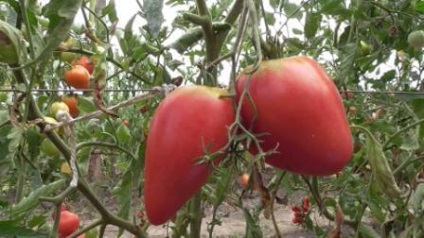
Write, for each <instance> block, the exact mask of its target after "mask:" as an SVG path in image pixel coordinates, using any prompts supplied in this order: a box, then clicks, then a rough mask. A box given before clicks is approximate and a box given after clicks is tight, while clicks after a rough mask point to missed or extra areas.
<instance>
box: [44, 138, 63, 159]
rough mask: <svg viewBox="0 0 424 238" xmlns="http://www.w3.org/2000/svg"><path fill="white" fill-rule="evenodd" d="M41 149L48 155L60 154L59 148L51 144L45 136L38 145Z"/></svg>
mask: <svg viewBox="0 0 424 238" xmlns="http://www.w3.org/2000/svg"><path fill="white" fill-rule="evenodd" d="M40 149H41V151H43V153H44V154H46V155H47V156H50V157H56V156H59V155H60V150H59V149H58V148H57V147H56V146H55V145H54V144H53V142H52V141H51V140H50V139H49V138H45V139H44V140H43V141H42V142H41V145H40Z"/></svg>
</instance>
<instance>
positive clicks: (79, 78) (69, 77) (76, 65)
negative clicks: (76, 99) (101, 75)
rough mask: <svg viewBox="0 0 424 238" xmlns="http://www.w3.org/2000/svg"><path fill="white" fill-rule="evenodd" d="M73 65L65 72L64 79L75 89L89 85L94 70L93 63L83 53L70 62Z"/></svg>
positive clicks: (85, 87)
mask: <svg viewBox="0 0 424 238" xmlns="http://www.w3.org/2000/svg"><path fill="white" fill-rule="evenodd" d="M72 64H73V66H72V68H71V69H70V70H67V71H66V72H65V81H66V82H67V83H68V84H69V85H70V86H72V87H74V88H76V89H87V88H89V87H90V77H91V74H92V73H93V70H94V63H93V62H92V61H91V60H90V59H89V58H88V57H87V56H85V55H83V56H81V58H79V59H78V60H76V61H73V62H72Z"/></svg>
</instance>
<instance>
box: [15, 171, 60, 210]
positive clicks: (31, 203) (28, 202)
mask: <svg viewBox="0 0 424 238" xmlns="http://www.w3.org/2000/svg"><path fill="white" fill-rule="evenodd" d="M65 182H66V180H65V179H61V180H58V181H55V182H53V183H50V184H47V185H43V186H41V187H39V188H38V189H36V190H34V191H32V192H31V193H30V194H29V195H28V196H27V197H25V198H24V199H22V201H21V202H19V203H18V204H16V205H14V206H12V208H11V209H10V216H11V217H16V216H18V215H21V214H23V213H26V212H28V211H29V210H31V209H33V208H35V207H36V206H37V205H38V204H39V200H38V199H39V197H40V196H48V195H51V194H52V193H53V192H56V191H58V190H59V189H60V188H61V187H63V186H64V185H65Z"/></svg>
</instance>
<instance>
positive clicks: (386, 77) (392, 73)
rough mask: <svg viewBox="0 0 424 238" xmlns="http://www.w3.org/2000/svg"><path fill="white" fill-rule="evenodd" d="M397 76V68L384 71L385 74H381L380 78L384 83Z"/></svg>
mask: <svg viewBox="0 0 424 238" xmlns="http://www.w3.org/2000/svg"><path fill="white" fill-rule="evenodd" d="M395 76H396V70H394V69H392V70H389V71H387V72H386V73H384V74H383V76H381V78H380V80H381V81H383V82H384V83H387V82H390V81H392V80H393V79H395Z"/></svg>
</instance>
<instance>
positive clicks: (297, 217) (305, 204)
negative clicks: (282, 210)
mask: <svg viewBox="0 0 424 238" xmlns="http://www.w3.org/2000/svg"><path fill="white" fill-rule="evenodd" d="M308 211H309V198H308V197H304V198H303V201H302V206H301V207H298V206H293V207H292V212H293V218H292V222H293V223H294V224H299V225H303V224H305V218H306V214H307V213H308Z"/></svg>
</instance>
